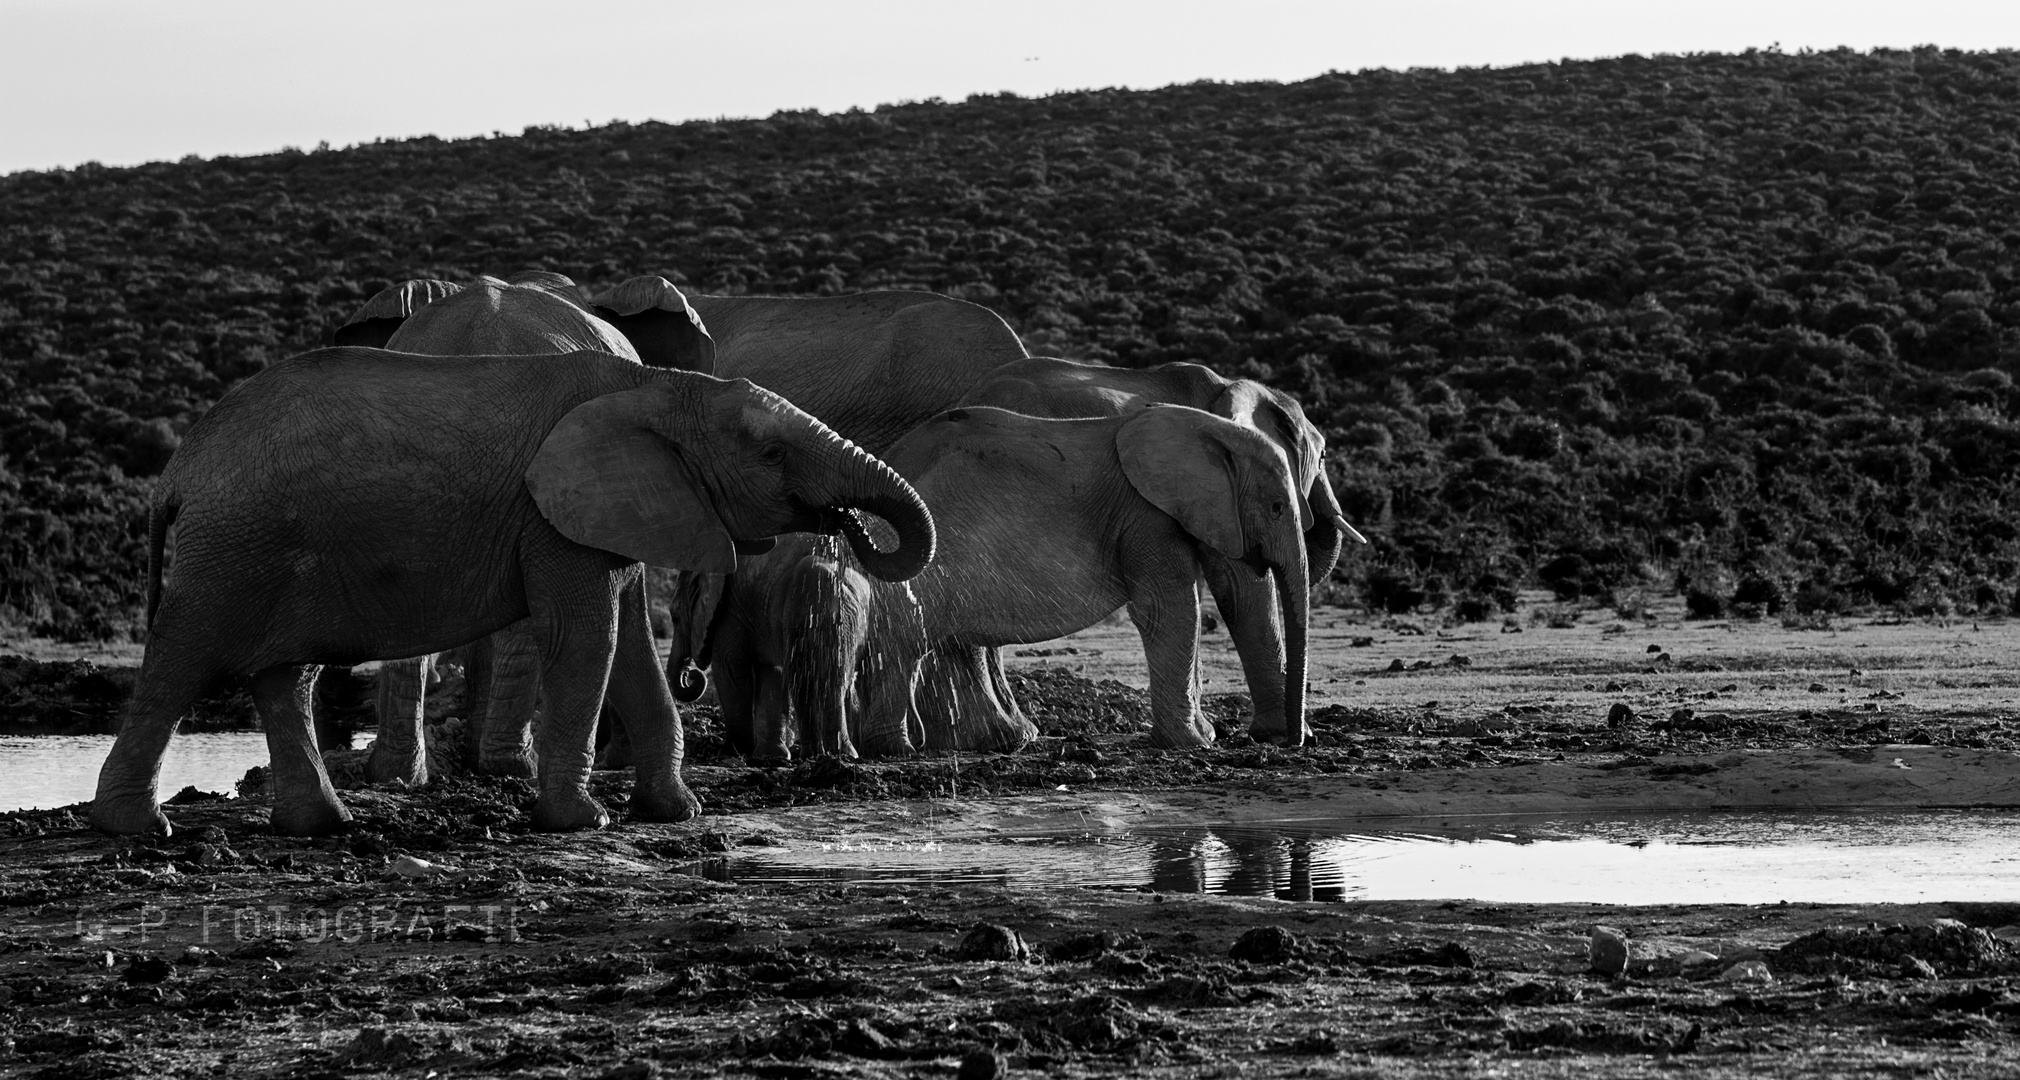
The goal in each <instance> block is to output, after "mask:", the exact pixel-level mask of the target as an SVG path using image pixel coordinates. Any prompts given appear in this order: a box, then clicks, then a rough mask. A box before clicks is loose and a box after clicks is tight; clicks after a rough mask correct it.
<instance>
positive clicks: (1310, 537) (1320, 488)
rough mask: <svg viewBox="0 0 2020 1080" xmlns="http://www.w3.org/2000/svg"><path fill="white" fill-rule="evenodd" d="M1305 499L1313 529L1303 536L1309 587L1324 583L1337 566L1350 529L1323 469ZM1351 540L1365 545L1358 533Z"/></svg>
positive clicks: (1363, 539) (1364, 539) (1364, 540)
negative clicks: (1309, 508) (1309, 510)
mask: <svg viewBox="0 0 2020 1080" xmlns="http://www.w3.org/2000/svg"><path fill="white" fill-rule="evenodd" d="M1306 499H1307V505H1308V506H1310V507H1311V512H1312V527H1311V528H1310V529H1308V530H1306V532H1305V561H1306V565H1307V567H1308V572H1309V573H1310V575H1311V580H1312V583H1313V584H1317V583H1319V582H1321V581H1324V580H1326V576H1327V575H1328V574H1331V573H1332V572H1333V567H1334V566H1336V565H1338V564H1339V561H1340V548H1341V547H1343V546H1344V545H1345V543H1346V533H1347V532H1348V531H1351V530H1352V529H1353V526H1351V525H1347V524H1346V521H1347V518H1346V515H1345V514H1342V513H1341V512H1340V500H1339V497H1338V496H1336V495H1334V494H1333V485H1332V481H1331V480H1329V479H1327V477H1326V474H1325V472H1324V470H1323V468H1322V469H1321V470H1320V472H1319V475H1318V476H1317V478H1315V479H1314V480H1313V481H1312V490H1311V494H1310V495H1308V496H1306ZM1342 526H1345V528H1344V529H1343V528H1342ZM1354 538H1355V539H1356V540H1359V541H1360V542H1361V543H1367V540H1366V538H1364V537H1362V536H1361V535H1360V534H1359V533H1355V534H1354Z"/></svg>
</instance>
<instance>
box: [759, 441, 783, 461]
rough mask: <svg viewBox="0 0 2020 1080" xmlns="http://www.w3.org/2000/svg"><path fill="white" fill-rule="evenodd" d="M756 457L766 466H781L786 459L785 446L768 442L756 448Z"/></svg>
mask: <svg viewBox="0 0 2020 1080" xmlns="http://www.w3.org/2000/svg"><path fill="white" fill-rule="evenodd" d="M757 456H758V460H759V461H762V462H764V463H765V464H766V465H778V464H781V463H783V462H784V461H785V459H786V448H785V444H784V443H775V442H768V443H766V444H764V445H763V446H760V447H758V453H757Z"/></svg>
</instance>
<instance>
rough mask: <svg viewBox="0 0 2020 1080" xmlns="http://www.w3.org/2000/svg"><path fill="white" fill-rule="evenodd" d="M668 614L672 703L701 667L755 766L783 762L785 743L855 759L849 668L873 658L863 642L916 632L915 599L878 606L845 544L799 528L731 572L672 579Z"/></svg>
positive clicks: (787, 756) (787, 751)
mask: <svg viewBox="0 0 2020 1080" xmlns="http://www.w3.org/2000/svg"><path fill="white" fill-rule="evenodd" d="M669 614H670V617H671V620H672V622H673V650H672V652H671V653H670V654H669V655H668V657H667V661H666V675H667V682H668V684H669V685H670V686H671V687H672V688H673V693H674V698H675V699H676V700H692V699H693V698H694V697H696V696H699V692H700V689H701V682H700V679H699V677H698V673H699V669H702V668H707V669H708V670H709V672H710V673H711V674H712V675H713V677H714V681H715V687H716V698H717V701H718V702H719V703H720V705H721V708H722V722H723V728H724V730H725V732H726V733H727V734H728V737H729V741H730V743H731V745H733V746H735V747H736V749H737V751H738V752H739V753H741V754H743V755H744V756H745V757H747V758H750V759H751V760H753V761H757V762H765V763H771V762H783V761H789V760H791V759H792V758H793V756H794V755H793V752H792V749H793V745H794V743H795V742H797V743H798V746H799V748H800V756H802V757H807V756H813V755H817V754H829V755H833V756H836V757H842V758H854V757H855V756H856V748H855V742H854V739H853V737H852V734H851V729H852V728H853V727H855V726H856V724H857V723H858V722H859V721H857V720H855V718H854V714H855V713H856V711H857V709H856V707H855V703H854V698H855V687H856V676H857V672H858V669H859V668H861V667H864V666H868V667H870V668H875V667H876V666H877V665H878V664H879V663H880V661H881V656H880V655H876V654H871V653H870V651H869V648H868V647H869V643H870V642H871V641H872V640H879V641H888V640H890V639H891V638H892V637H893V636H894V635H897V634H904V635H907V636H908V637H910V638H913V639H919V638H921V636H922V635H923V633H924V627H923V626H922V625H921V624H920V621H919V617H918V609H917V607H916V606H914V605H909V604H878V603H877V602H876V600H875V595H874V591H873V585H872V582H871V579H870V577H869V576H868V575H867V574H865V573H864V572H863V569H862V567H861V565H860V564H858V563H857V562H856V560H855V559H853V558H851V557H850V554H849V552H848V551H847V550H846V549H844V548H843V547H842V546H841V545H839V544H837V543H835V541H834V539H833V538H832V537H826V536H812V535H806V534H796V535H793V536H788V537H782V538H780V540H779V543H778V546H777V547H776V548H774V549H773V550H771V551H769V552H766V553H765V554H763V555H759V556H755V557H753V558H751V559H747V560H745V561H744V562H743V563H742V564H741V565H740V566H739V567H738V568H737V572H736V574H735V575H733V576H726V575H722V574H683V575H681V580H680V586H679V588H678V589H676V590H675V593H674V601H673V604H672V607H671V610H670V612H669ZM914 651H916V649H915V650H914ZM789 717H790V719H791V720H792V721H793V723H792V724H790V725H789V724H788V722H787V721H788V718H789ZM795 735H797V739H795Z"/></svg>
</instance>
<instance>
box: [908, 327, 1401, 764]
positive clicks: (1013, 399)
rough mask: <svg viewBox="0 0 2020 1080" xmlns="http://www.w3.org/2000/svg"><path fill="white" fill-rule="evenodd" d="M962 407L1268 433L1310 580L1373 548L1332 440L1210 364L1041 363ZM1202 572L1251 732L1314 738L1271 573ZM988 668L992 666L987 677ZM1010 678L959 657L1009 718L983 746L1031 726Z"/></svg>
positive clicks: (1285, 402)
mask: <svg viewBox="0 0 2020 1080" xmlns="http://www.w3.org/2000/svg"><path fill="white" fill-rule="evenodd" d="M962 404H963V405H967V406H976V405H988V406H994V407H997V408H1004V409H1009V410H1012V411H1014V412H1019V413H1023V414H1025V415H1028V416H1047V417H1055V418H1061V419H1065V418H1072V417H1095V416H1121V415H1127V414H1129V413H1132V412H1135V411H1138V410H1141V409H1145V408H1148V407H1150V406H1152V405H1155V404H1170V405H1187V406H1191V407H1193V408H1196V409H1202V410H1205V411H1206V412H1210V413H1213V414H1214V415H1216V416H1220V417H1222V418H1224V419H1227V420H1232V421H1234V422H1236V423H1239V424H1241V425H1243V426H1245V427H1248V428H1250V429H1251V430H1254V431H1257V432H1260V433H1261V434H1262V435H1264V436H1265V437H1267V438H1268V439H1269V440H1270V441H1271V442H1272V443H1274V444H1276V446H1277V447H1278V449H1280V450H1282V451H1283V452H1284V454H1285V455H1286V457H1287V458H1288V460H1289V462H1290V464H1291V469H1292V473H1293V475H1294V477H1295V479H1296V483H1297V488H1298V493H1299V497H1298V499H1297V509H1298V516H1299V519H1300V521H1301V522H1302V523H1303V526H1304V530H1305V532H1304V541H1303V542H1304V548H1305V565H1306V575H1307V578H1308V580H1310V581H1313V582H1318V581H1323V580H1325V577H1326V575H1327V574H1330V573H1331V572H1332V569H1333V566H1334V564H1335V563H1336V562H1337V561H1338V560H1339V555H1340V548H1341V544H1342V541H1343V539H1345V538H1351V539H1353V540H1356V541H1358V542H1361V543H1366V542H1367V540H1366V538H1365V537H1363V536H1362V535H1361V534H1360V533H1359V532H1358V531H1356V530H1355V529H1354V527H1353V526H1352V525H1349V524H1348V523H1347V520H1346V517H1345V515H1344V514H1343V513H1342V512H1341V510H1340V504H1339V499H1338V497H1337V496H1336V495H1334V493H1333V489H1332V484H1331V483H1330V482H1329V481H1328V480H1327V479H1326V472H1325V437H1324V436H1323V435H1321V434H1320V433H1319V431H1318V429H1317V428H1316V427H1314V426H1313V425H1312V423H1311V421H1309V420H1307V419H1305V414H1304V410H1303V409H1302V408H1300V407H1299V405H1298V403H1297V400H1296V399H1295V398H1292V397H1291V396H1290V395H1288V394H1285V393H1283V392H1281V391H1278V390H1273V389H1271V388H1269V387H1267V386H1264V385H1263V384H1261V383H1258V382H1255V381H1253V380H1249V379H1229V378H1227V377H1225V376H1223V375H1220V374H1218V373H1217V372H1215V371H1214V370H1213V369H1211V368H1208V367H1206V366H1204V365H1202V364H1193V363H1185V362H1179V363H1169V364H1159V365H1157V366H1155V367H1149V368H1140V369H1126V368H1115V367H1109V366H1107V365H1104V364H1096V363H1087V362H1083V361H1076V360H1061V359H1057V358H1053V357H1032V358H1030V359H1027V360H1020V361H1015V362H1012V363H1010V364H1006V365H1004V366H1002V367H999V368H997V369H996V370H995V372H994V373H993V374H992V375H991V376H990V377H989V378H988V379H986V380H984V381H983V382H981V383H979V384H977V385H976V386H975V387H974V388H973V389H971V390H970V391H969V392H968V395H967V397H966V398H964V399H963V401H962ZM1202 569H1203V571H1204V577H1205V579H1206V583H1207V587H1208V589H1209V591H1210V592H1211V593H1212V594H1213V597H1214V600H1215V602H1216V604H1218V606H1219V607H1220V611H1221V615H1222V617H1223V618H1224V619H1226V621H1227V627H1228V633H1229V635H1230V636H1231V637H1233V639H1234V640H1235V643H1236V646H1237V649H1238V652H1239V654H1240V656H1241V659H1242V668H1243V674H1244V675H1245V676H1246V678H1247V682H1248V687H1249V697H1250V700H1251V702H1252V703H1253V706H1254V715H1253V717H1252V719H1251V721H1250V732H1251V733H1252V734H1253V735H1254V737H1255V738H1257V739H1263V740H1270V741H1276V742H1283V743H1288V744H1290V745H1293V746H1296V745H1301V744H1302V743H1303V742H1304V740H1305V739H1306V738H1308V737H1309V736H1310V734H1311V732H1310V729H1309V728H1308V727H1307V726H1306V725H1305V724H1304V722H1303V718H1302V714H1301V713H1298V712H1296V711H1295V710H1291V709H1289V708H1287V705H1286V700H1285V694H1284V690H1285V688H1286V685H1287V684H1286V681H1285V679H1284V672H1285V670H1286V668H1285V658H1284V644H1283V640H1284V636H1285V632H1286V629H1287V628H1286V626H1285V624H1284V619H1285V618H1287V617H1288V614H1289V609H1288V608H1282V609H1281V610H1280V606H1279V604H1278V602H1277V600H1278V596H1279V595H1280V592H1281V590H1280V589H1278V588H1276V587H1274V586H1273V585H1272V583H1271V582H1270V579H1269V576H1268V574H1263V573H1258V572H1257V568H1255V567H1253V566H1245V565H1243V564H1242V563H1241V562H1240V561H1239V560H1237V559H1231V558H1226V557H1220V556H1213V557H1208V558H1206V559H1204V560H1203V561H1202ZM984 659H986V660H987V661H988V662H989V666H988V668H987V673H986V674H983V672H984V668H983V666H982V661H983V660H984ZM1001 671H1002V668H1001V659H1000V657H997V656H996V655H995V654H994V653H990V654H988V656H987V657H986V658H984V657H982V656H980V651H979V650H970V651H969V653H968V654H966V655H965V656H964V657H960V658H957V664H956V670H955V671H954V672H953V679H954V681H955V682H956V683H957V684H967V685H976V684H981V683H983V681H984V680H985V679H986V680H987V682H988V685H989V687H990V689H991V690H992V691H993V692H994V693H996V694H997V695H999V696H1000V697H1001V699H1002V703H1003V709H1002V710H1001V711H999V712H995V713H992V712H990V711H989V710H988V709H983V710H980V711H979V712H978V713H977V714H976V715H978V716H981V717H987V718H988V722H987V723H984V724H972V725H971V726H973V727H975V728H977V729H979V730H978V731H977V735H976V736H975V738H976V739H977V741H979V742H980V743H982V744H984V745H987V744H989V743H998V744H1000V743H1002V742H1005V741H1009V740H1013V739H1016V738H1018V737H1019V736H1020V735H1021V734H1022V732H1023V730H1024V729H1026V728H1028V726H1029V721H1027V720H1025V719H1024V718H1023V717H1022V715H1021V714H1020V713H1019V712H1018V711H1017V709H1016V703H1015V699H1014V698H1012V697H1010V695H1009V688H1008V686H1007V684H1005V683H1004V682H1003V681H1002V675H1001ZM934 684H935V680H931V679H928V680H923V685H924V686H927V687H930V686H933V685H934ZM1292 715H1297V716H1298V717H1299V721H1298V723H1297V724H1295V725H1293V724H1291V723H1290V721H1289V717H1291V716H1292Z"/></svg>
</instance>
